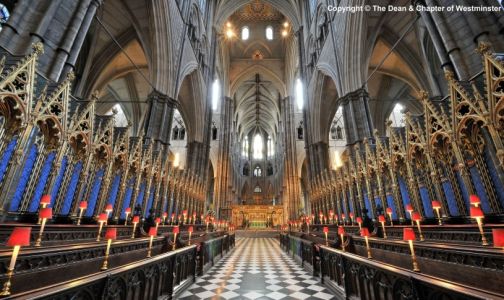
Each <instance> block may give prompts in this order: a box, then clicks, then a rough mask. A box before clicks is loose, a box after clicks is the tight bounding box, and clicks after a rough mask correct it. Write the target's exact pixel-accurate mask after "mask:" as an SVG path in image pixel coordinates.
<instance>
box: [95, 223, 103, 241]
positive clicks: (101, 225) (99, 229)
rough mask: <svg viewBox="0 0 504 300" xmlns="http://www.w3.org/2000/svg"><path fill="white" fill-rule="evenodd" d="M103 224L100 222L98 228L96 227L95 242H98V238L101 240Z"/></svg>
mask: <svg viewBox="0 0 504 300" xmlns="http://www.w3.org/2000/svg"><path fill="white" fill-rule="evenodd" d="M103 223H104V222H100V226H99V227H98V236H97V237H96V241H97V242H99V241H100V238H101V232H102V229H103Z"/></svg>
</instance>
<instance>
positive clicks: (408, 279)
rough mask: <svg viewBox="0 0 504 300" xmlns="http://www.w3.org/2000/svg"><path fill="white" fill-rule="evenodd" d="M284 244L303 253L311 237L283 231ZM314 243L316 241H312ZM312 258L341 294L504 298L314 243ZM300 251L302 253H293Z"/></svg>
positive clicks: (354, 296)
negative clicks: (303, 238) (302, 237)
mask: <svg viewBox="0 0 504 300" xmlns="http://www.w3.org/2000/svg"><path fill="white" fill-rule="evenodd" d="M280 242H281V246H282V248H283V249H284V250H285V251H287V252H288V253H290V254H293V255H294V254H295V255H301V256H302V257H304V256H305V255H308V254H309V253H308V252H307V253H302V252H303V251H304V249H305V247H302V244H303V243H304V244H306V243H307V242H309V241H306V240H302V239H300V238H297V237H292V236H290V235H288V234H282V235H281V238H280ZM312 243H313V242H312ZM313 247H314V248H313V249H315V251H313V252H312V254H313V256H314V257H313V258H312V261H315V262H316V264H318V267H316V270H319V272H318V273H316V275H317V276H320V277H321V279H322V282H323V283H325V284H326V285H327V286H328V287H329V288H330V289H331V290H332V291H333V292H334V293H335V294H337V296H339V297H338V298H345V299H363V300H366V299H391V300H392V299H503V298H502V296H501V295H500V294H498V293H493V292H490V291H484V290H480V289H478V288H475V287H471V286H467V285H463V284H459V283H455V282H452V281H448V280H445V279H442V278H439V277H436V276H431V275H426V274H423V273H417V272H413V271H410V270H408V269H405V268H401V267H397V266H394V265H391V264H387V263H384V262H381V261H375V260H370V259H367V258H364V257H362V256H358V255H356V254H352V253H349V252H342V251H339V250H336V249H333V248H330V247H326V246H323V245H321V244H316V243H313ZM292 249H294V250H295V251H301V253H292V251H291V250H292Z"/></svg>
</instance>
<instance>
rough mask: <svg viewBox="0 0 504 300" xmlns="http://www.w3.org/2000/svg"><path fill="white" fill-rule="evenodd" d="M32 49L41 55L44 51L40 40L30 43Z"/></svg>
mask: <svg viewBox="0 0 504 300" xmlns="http://www.w3.org/2000/svg"><path fill="white" fill-rule="evenodd" d="M32 49H33V52H34V53H35V54H37V55H41V54H43V53H44V44H42V42H36V43H34V44H32Z"/></svg>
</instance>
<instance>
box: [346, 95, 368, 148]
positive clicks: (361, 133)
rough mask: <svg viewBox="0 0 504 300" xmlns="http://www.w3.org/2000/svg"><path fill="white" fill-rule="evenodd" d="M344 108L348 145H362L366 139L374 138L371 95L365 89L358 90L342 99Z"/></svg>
mask: <svg viewBox="0 0 504 300" xmlns="http://www.w3.org/2000/svg"><path fill="white" fill-rule="evenodd" d="M340 101H341V104H342V106H343V118H344V121H345V133H346V135H347V144H348V145H354V144H356V143H361V142H362V141H363V140H364V138H371V137H372V136H373V123H372V121H371V113H370V111H369V104H368V102H369V94H368V93H367V91H366V90H365V89H358V90H356V91H354V92H351V93H349V94H347V95H345V96H344V97H342V98H341V99H340Z"/></svg>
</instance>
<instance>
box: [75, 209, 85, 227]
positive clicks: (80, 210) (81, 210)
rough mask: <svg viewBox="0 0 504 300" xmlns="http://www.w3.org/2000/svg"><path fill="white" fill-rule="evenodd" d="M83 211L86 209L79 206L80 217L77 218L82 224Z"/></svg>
mask: <svg viewBox="0 0 504 300" xmlns="http://www.w3.org/2000/svg"><path fill="white" fill-rule="evenodd" d="M83 213H84V209H83V208H79V217H78V218H77V225H80V223H81V219H82V214H83Z"/></svg>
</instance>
